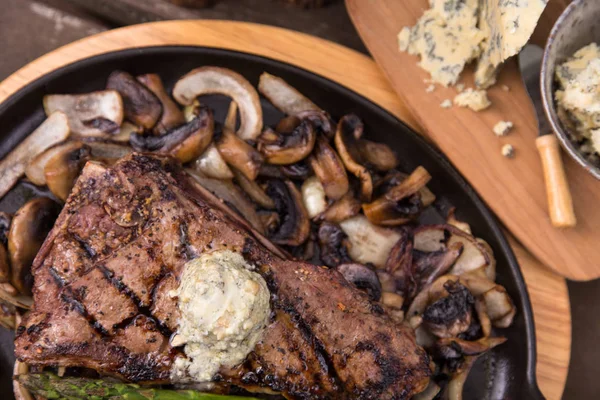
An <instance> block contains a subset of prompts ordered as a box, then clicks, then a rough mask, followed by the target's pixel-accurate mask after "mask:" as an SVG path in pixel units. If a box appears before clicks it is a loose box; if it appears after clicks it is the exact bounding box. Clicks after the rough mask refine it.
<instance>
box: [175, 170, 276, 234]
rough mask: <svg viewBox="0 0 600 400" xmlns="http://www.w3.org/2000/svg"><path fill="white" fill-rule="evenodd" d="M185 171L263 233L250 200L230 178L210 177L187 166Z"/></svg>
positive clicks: (261, 224) (262, 227)
mask: <svg viewBox="0 0 600 400" xmlns="http://www.w3.org/2000/svg"><path fill="white" fill-rule="evenodd" d="M186 171H187V173H188V174H189V175H190V176H191V177H192V178H194V180H195V181H196V182H198V183H199V184H200V185H201V186H203V187H204V188H205V189H206V190H208V191H210V192H211V193H212V194H214V195H215V196H216V197H218V198H219V199H220V200H222V201H223V202H225V203H226V204H227V205H228V206H229V207H230V208H232V209H233V210H234V211H235V212H237V213H238V214H239V215H240V216H241V217H242V218H245V219H246V221H248V223H249V224H250V226H252V227H253V228H254V229H256V230H257V231H258V232H260V233H262V234H264V233H265V228H264V225H263V223H262V220H261V218H260V217H259V215H258V214H257V212H256V210H255V209H254V205H253V204H252V203H251V202H250V200H248V198H247V197H246V195H245V194H244V192H243V191H242V190H241V189H240V188H239V187H237V186H236V185H235V184H234V183H233V182H231V181H230V180H219V179H212V178H209V177H207V176H205V175H203V174H202V173H200V172H198V171H195V170H192V169H189V168H188V169H187V170H186Z"/></svg>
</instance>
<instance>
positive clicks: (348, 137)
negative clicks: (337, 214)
mask: <svg viewBox="0 0 600 400" xmlns="http://www.w3.org/2000/svg"><path fill="white" fill-rule="evenodd" d="M363 130H364V125H363V123H362V121H361V120H360V118H358V117H357V116H356V115H354V114H349V115H345V116H343V117H342V119H340V121H339V122H338V126H337V130H336V132H335V138H334V142H335V148H336V149H337V151H338V154H339V155H340V158H341V159H342V161H343V162H344V165H345V166H346V168H347V169H348V171H349V172H350V173H351V174H353V175H354V176H356V177H357V178H358V179H359V180H360V188H361V189H360V198H361V200H362V201H370V200H371V195H372V193H373V178H372V177H371V174H370V172H369V171H368V170H367V168H366V167H365V166H364V165H362V164H361V161H362V159H361V156H360V152H359V150H358V145H357V143H358V140H359V139H360V138H361V137H362V134H363Z"/></svg>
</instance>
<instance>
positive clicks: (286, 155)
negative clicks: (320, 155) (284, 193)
mask: <svg viewBox="0 0 600 400" xmlns="http://www.w3.org/2000/svg"><path fill="white" fill-rule="evenodd" d="M268 132H269V133H270V134H268V135H265V134H264V133H263V135H261V136H260V137H259V141H258V151H260V152H261V154H262V155H263V156H264V157H265V160H266V161H267V162H268V163H270V164H279V165H288V164H294V163H296V162H298V161H300V160H303V159H304V158H306V157H307V156H308V155H309V154H310V153H311V152H312V150H313V147H314V146H315V139H316V138H317V133H316V131H315V129H314V127H313V124H312V123H311V122H310V121H308V120H303V121H301V122H300V124H299V125H297V126H296V127H295V128H294V129H293V130H292V131H291V132H289V133H276V132H273V131H268Z"/></svg>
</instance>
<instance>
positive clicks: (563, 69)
mask: <svg viewBox="0 0 600 400" xmlns="http://www.w3.org/2000/svg"><path fill="white" fill-rule="evenodd" d="M555 74H556V80H557V82H558V85H559V87H560V89H558V90H557V91H556V93H555V99H556V103H557V108H558V116H559V118H560V119H561V121H562V122H563V124H564V126H565V127H566V128H567V129H568V130H569V131H570V135H571V137H572V138H573V139H574V140H575V141H577V142H578V143H580V145H581V149H582V151H584V152H586V153H593V152H596V153H598V154H600V151H599V149H600V134H598V132H600V51H599V49H598V46H597V45H596V44H594V43H592V44H590V45H588V46H585V47H583V48H581V49H580V50H578V51H577V52H576V53H575V54H574V55H573V56H572V57H571V58H569V59H568V60H567V61H566V62H564V63H563V64H561V65H559V66H558V67H557V68H556V73H555Z"/></svg>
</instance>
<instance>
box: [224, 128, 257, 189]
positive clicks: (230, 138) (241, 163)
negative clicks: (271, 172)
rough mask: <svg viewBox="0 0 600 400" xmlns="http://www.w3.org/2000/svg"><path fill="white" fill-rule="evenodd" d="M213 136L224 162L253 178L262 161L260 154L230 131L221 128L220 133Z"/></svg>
mask: <svg viewBox="0 0 600 400" xmlns="http://www.w3.org/2000/svg"><path fill="white" fill-rule="evenodd" d="M215 136H216V137H215V145H216V146H217V150H219V153H220V154H221V156H222V157H223V159H224V160H225V162H227V164H229V165H231V166H232V167H234V168H235V169H237V170H239V171H240V172H241V173H242V174H244V176H245V177H246V178H248V179H250V180H252V181H253V180H255V179H256V177H257V176H258V171H259V170H260V166H261V164H262V163H263V157H262V155H261V154H260V153H259V152H258V151H256V149H255V148H254V147H252V146H250V145H249V144H248V143H246V142H245V141H243V140H242V139H240V138H239V137H238V136H236V135H235V134H234V133H233V132H231V131H228V130H223V132H222V133H221V134H220V135H215Z"/></svg>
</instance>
